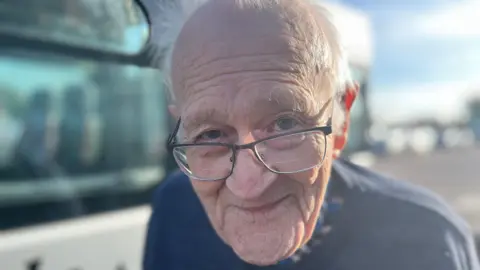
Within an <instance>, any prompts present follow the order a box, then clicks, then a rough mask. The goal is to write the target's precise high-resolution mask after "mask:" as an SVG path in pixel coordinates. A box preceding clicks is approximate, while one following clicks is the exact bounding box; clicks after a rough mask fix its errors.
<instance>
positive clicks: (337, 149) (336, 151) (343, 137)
mask: <svg viewBox="0 0 480 270" xmlns="http://www.w3.org/2000/svg"><path fill="white" fill-rule="evenodd" d="M358 92H359V86H358V84H355V85H353V86H350V87H348V88H347V89H346V91H345V94H344V95H343V98H342V105H343V109H344V110H345V122H344V124H343V129H342V132H341V133H339V134H335V135H334V143H333V158H339V157H340V154H341V153H342V151H343V148H345V146H346V144H347V139H348V128H349V126H350V109H351V108H352V105H353V102H354V101H355V98H356V97H357V95H358Z"/></svg>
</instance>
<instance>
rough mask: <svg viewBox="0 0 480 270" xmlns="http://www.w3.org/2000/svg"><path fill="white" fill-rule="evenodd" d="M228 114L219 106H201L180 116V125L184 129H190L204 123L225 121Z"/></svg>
mask: <svg viewBox="0 0 480 270" xmlns="http://www.w3.org/2000/svg"><path fill="white" fill-rule="evenodd" d="M227 120H228V116H227V115H226V114H225V113H224V112H222V110H221V109H220V108H219V107H210V108H202V109H201V110H198V111H194V112H193V113H191V114H189V115H186V116H185V117H182V127H183V128H184V129H185V131H187V132H188V131H192V130H195V129H197V128H199V127H200V126H202V125H204V124H205V123H212V122H213V123H225V122H226V121H227Z"/></svg>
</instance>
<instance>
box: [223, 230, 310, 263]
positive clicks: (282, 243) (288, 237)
mask: <svg viewBox="0 0 480 270" xmlns="http://www.w3.org/2000/svg"><path fill="white" fill-rule="evenodd" d="M303 231H304V230H303V228H299V227H295V226H293V227H290V228H289V229H287V230H283V231H280V230H275V229H272V230H271V231H266V232H265V231H264V232H261V233H260V232H251V231H250V232H249V230H248V229H247V230H245V231H243V232H242V230H240V231H236V232H235V233H234V234H233V235H232V237H228V238H229V239H228V240H229V241H228V242H229V244H230V246H231V247H232V249H233V250H234V252H235V253H236V254H237V256H238V257H240V258H241V259H242V260H243V261H245V262H248V263H250V264H254V265H260V266H266V265H273V264H276V263H278V262H279V261H281V260H284V259H286V258H288V257H289V256H291V255H292V254H293V253H294V252H295V251H296V250H297V249H298V248H299V246H300V244H301V242H302V239H303V235H304V233H303Z"/></svg>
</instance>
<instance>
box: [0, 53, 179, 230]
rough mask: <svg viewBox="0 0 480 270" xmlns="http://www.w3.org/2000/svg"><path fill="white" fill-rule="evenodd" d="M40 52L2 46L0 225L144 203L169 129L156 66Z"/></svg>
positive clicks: (162, 158) (155, 178)
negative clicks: (5, 50) (9, 52)
mask: <svg viewBox="0 0 480 270" xmlns="http://www.w3.org/2000/svg"><path fill="white" fill-rule="evenodd" d="M45 59H46V58H40V57H38V56H37V55H35V54H25V53H21V54H16V56H12V55H7V54H5V53H3V54H2V52H1V51H0V73H1V74H9V76H4V77H1V78H0V97H1V98H0V139H1V140H0V230H2V229H7V228H14V227H16V226H23V225H30V224H35V223H42V222H46V221H53V220H59V219H65V218H70V217H73V216H78V215H86V214H90V213H95V212H99V211H107V210H114V209H119V208H123V207H128V206H131V205H138V204H144V203H148V202H149V200H150V191H151V190H152V189H153V188H154V187H155V185H156V184H158V182H159V181H161V179H162V177H163V175H164V171H163V169H164V168H163V166H161V165H162V164H164V162H165V158H166V150H165V139H166V137H167V135H168V132H169V130H168V123H167V116H166V111H167V109H166V104H165V97H164V91H163V89H162V87H161V86H162V78H161V73H160V71H158V70H154V69H143V68H139V67H134V66H119V65H109V64H103V63H102V64H100V63H95V62H83V61H78V60H72V59H65V58H58V59H52V58H48V60H45ZM25 78H29V79H28V80H25Z"/></svg>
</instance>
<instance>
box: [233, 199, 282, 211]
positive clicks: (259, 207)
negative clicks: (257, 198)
mask: <svg viewBox="0 0 480 270" xmlns="http://www.w3.org/2000/svg"><path fill="white" fill-rule="evenodd" d="M288 197H289V196H288V195H287V196H285V197H282V198H280V199H279V200H276V201H273V202H270V203H266V204H262V205H255V206H243V207H239V208H240V209H241V210H243V211H247V212H250V213H261V212H268V211H271V210H272V209H274V208H275V207H276V206H278V205H280V204H281V203H282V202H284V201H285V200H286V199H287V198H288Z"/></svg>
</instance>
